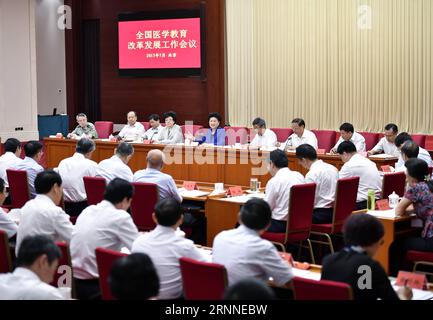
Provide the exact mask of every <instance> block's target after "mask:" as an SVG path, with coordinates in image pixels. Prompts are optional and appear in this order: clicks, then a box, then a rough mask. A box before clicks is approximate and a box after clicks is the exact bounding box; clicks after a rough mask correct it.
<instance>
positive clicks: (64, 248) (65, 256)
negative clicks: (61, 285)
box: [51, 242, 72, 288]
mask: <svg viewBox="0 0 433 320" xmlns="http://www.w3.org/2000/svg"><path fill="white" fill-rule="evenodd" d="M56 245H57V246H58V247H59V249H60V251H61V252H62V257H61V258H60V260H59V265H58V267H57V270H56V273H55V274H54V279H53V282H51V285H52V286H54V287H56V288H57V287H58V282H59V278H60V277H61V276H63V275H64V272H60V273H59V268H60V267H62V266H69V268H70V269H69V270H72V263H71V255H70V253H69V247H68V244H67V243H65V242H56ZM70 280H71V281H72V274H71V279H70ZM71 283H72V282H71Z"/></svg>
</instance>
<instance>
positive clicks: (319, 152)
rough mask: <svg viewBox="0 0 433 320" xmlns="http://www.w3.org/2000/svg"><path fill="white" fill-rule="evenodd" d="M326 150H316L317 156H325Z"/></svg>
mask: <svg viewBox="0 0 433 320" xmlns="http://www.w3.org/2000/svg"><path fill="white" fill-rule="evenodd" d="M325 153H326V150H325V149H317V154H325Z"/></svg>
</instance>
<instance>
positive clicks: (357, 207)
mask: <svg viewBox="0 0 433 320" xmlns="http://www.w3.org/2000/svg"><path fill="white" fill-rule="evenodd" d="M365 209H367V200H364V201H359V202H357V203H356V204H355V210H365Z"/></svg>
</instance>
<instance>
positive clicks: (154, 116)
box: [147, 113, 160, 121]
mask: <svg viewBox="0 0 433 320" xmlns="http://www.w3.org/2000/svg"><path fill="white" fill-rule="evenodd" d="M147 120H149V121H150V120H154V121H159V120H160V118H159V115H157V114H156V113H154V114H151V115H150V116H149V118H147Z"/></svg>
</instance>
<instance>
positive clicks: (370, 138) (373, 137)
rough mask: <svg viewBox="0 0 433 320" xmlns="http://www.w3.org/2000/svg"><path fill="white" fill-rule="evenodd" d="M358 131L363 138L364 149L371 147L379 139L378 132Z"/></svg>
mask: <svg viewBox="0 0 433 320" xmlns="http://www.w3.org/2000/svg"><path fill="white" fill-rule="evenodd" d="M358 133H359V134H360V135H362V136H363V137H364V138H365V148H366V151H368V150H371V149H373V148H374V146H375V145H376V144H377V142H378V141H379V134H378V133H372V132H358Z"/></svg>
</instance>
